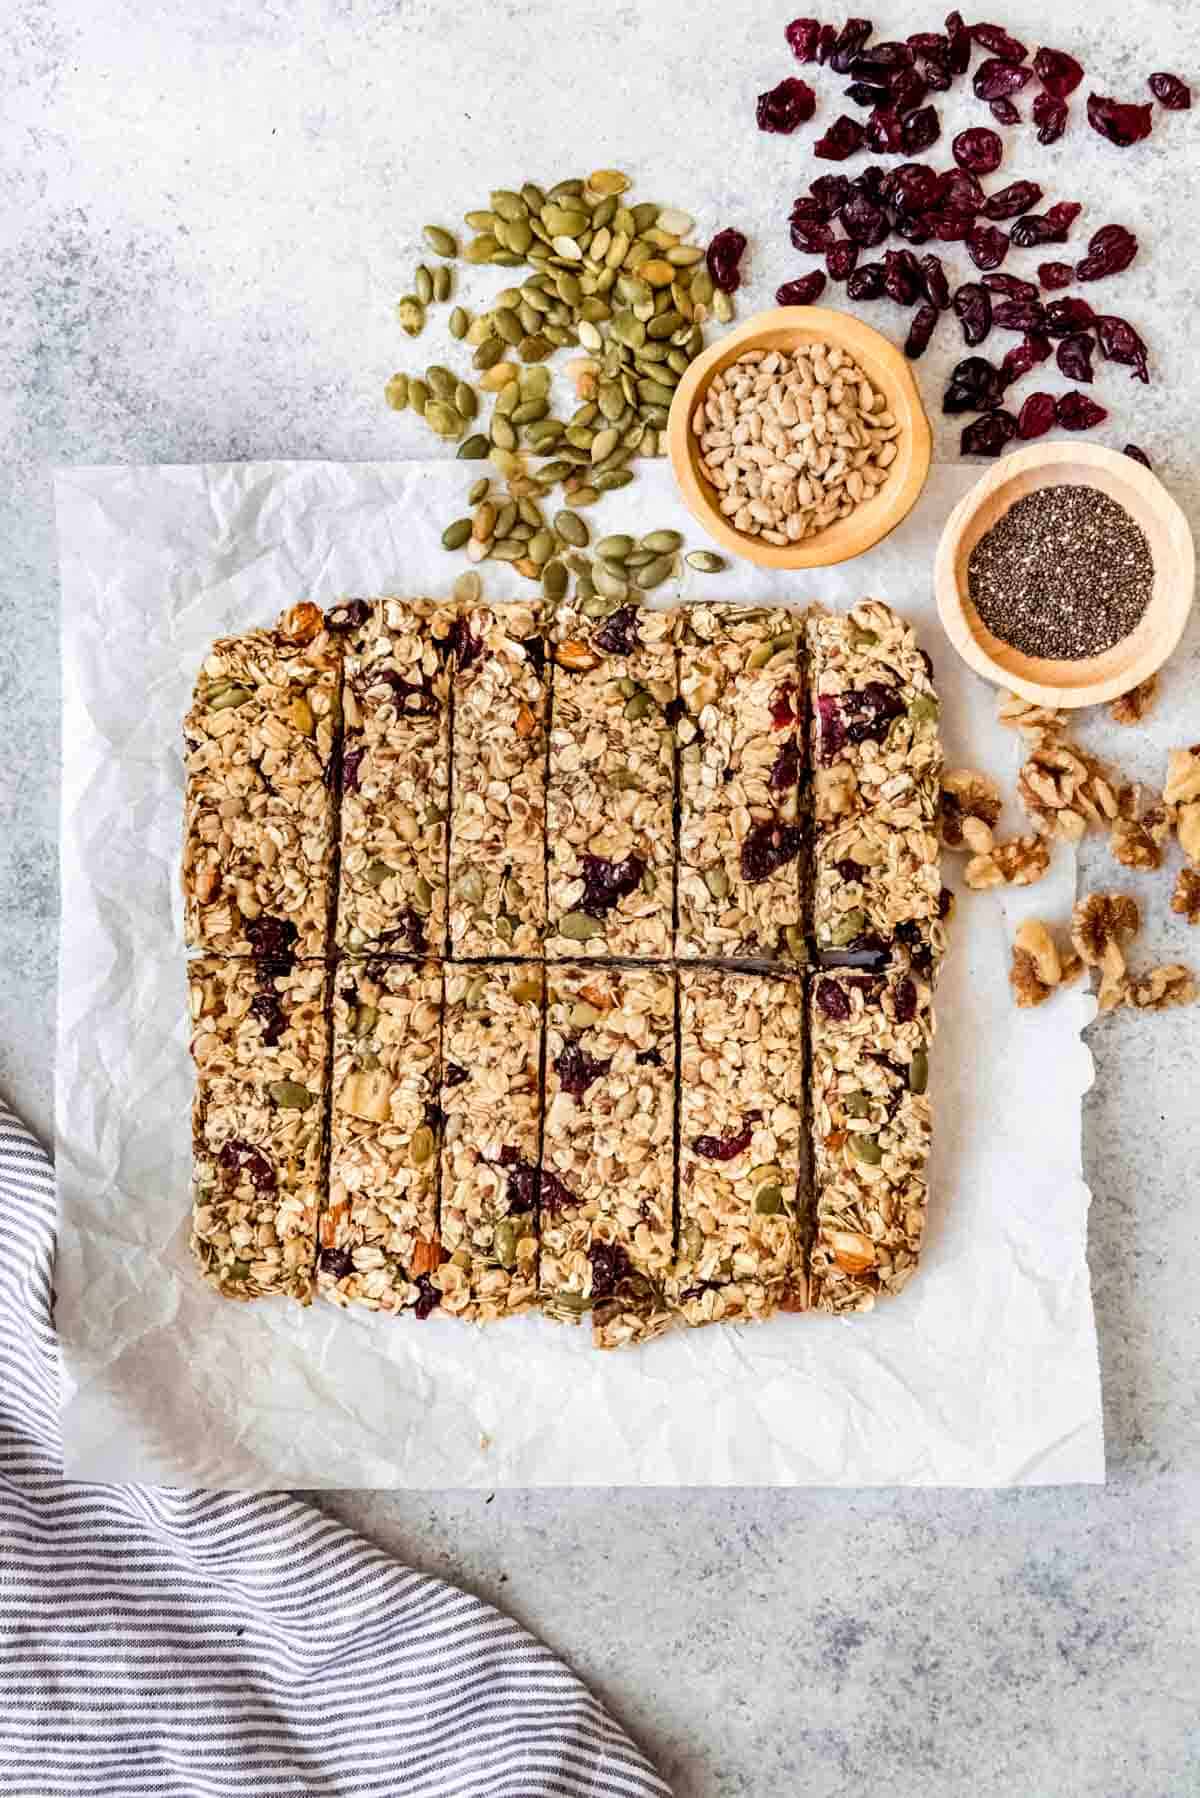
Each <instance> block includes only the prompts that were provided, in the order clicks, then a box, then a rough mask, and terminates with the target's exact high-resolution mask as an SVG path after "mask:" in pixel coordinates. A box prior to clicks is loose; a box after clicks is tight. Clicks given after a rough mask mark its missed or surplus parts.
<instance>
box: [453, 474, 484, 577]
mask: <svg viewBox="0 0 1200 1798" xmlns="http://www.w3.org/2000/svg"><path fill="white" fill-rule="evenodd" d="M471 491H472V492H474V488H472V489H471ZM451 591H452V593H453V596H454V598H455V599H456V600H457V601H458V603H459V605H460V606H476V605H478V604H479V601H480V599H481V598H482V597H483V582H482V581H481V580H480V578H479V576H478V575H477V574H476V572H475V570H474V569H473V568H470V569H468V570H467V572H466V574H460V575H459V577H458V579H457V580H456V581H455V583H454V586H453V588H452V589H451Z"/></svg>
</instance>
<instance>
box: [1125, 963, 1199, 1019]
mask: <svg viewBox="0 0 1200 1798" xmlns="http://www.w3.org/2000/svg"><path fill="white" fill-rule="evenodd" d="M1195 997H1196V982H1195V981H1194V980H1193V979H1192V974H1191V970H1190V968H1185V967H1183V966H1182V964H1181V963H1180V962H1177V961H1175V962H1168V963H1166V964H1165V965H1164V966H1162V967H1160V968H1151V969H1150V971H1149V973H1147V974H1139V975H1137V976H1136V977H1135V978H1134V979H1132V980H1127V981H1125V982H1124V984H1123V989H1122V995H1121V1002H1122V1003H1123V1004H1125V1005H1132V1006H1133V1007H1135V1009H1136V1010H1138V1011H1166V1010H1167V1009H1168V1007H1169V1006H1172V1005H1190V1004H1191V1003H1192V1000H1193V999H1194V998H1195Z"/></svg>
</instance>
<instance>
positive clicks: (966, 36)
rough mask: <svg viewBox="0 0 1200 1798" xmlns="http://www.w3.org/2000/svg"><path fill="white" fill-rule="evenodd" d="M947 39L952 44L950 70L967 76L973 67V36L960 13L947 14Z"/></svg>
mask: <svg viewBox="0 0 1200 1798" xmlns="http://www.w3.org/2000/svg"><path fill="white" fill-rule="evenodd" d="M945 23H946V37H947V39H948V41H949V44H950V70H951V73H952V74H955V75H965V74H966V72H967V70H968V69H969V68H970V66H971V34H970V32H969V31H968V30H967V28H966V26H965V25H964V24H963V17H962V14H961V13H960V12H950V13H947V14H946V21H945Z"/></svg>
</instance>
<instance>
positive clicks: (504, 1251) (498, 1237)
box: [492, 1217, 520, 1267]
mask: <svg viewBox="0 0 1200 1798" xmlns="http://www.w3.org/2000/svg"><path fill="white" fill-rule="evenodd" d="M518 1230H519V1226H518V1224H517V1222H516V1219H515V1218H511V1217H502V1218H500V1220H499V1221H498V1223H497V1224H496V1228H495V1231H494V1234H493V1238H492V1247H493V1248H494V1249H495V1252H496V1259H497V1261H498V1262H499V1263H500V1265H501V1267H513V1266H515V1265H516V1260H517V1243H518V1242H519V1241H520V1236H519V1234H518Z"/></svg>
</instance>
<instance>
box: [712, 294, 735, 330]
mask: <svg viewBox="0 0 1200 1798" xmlns="http://www.w3.org/2000/svg"><path fill="white" fill-rule="evenodd" d="M712 306H713V311H714V312H715V313H716V315H717V318H718V319H719V320H720V322H721V323H722V324H723V325H728V324H732V322H733V301H732V300H731V299H730V297H729V295H728V294H727V293H726V292H725V289H724V288H723V287H718V288H717V291H716V292H715V293H714V294H713V302H712Z"/></svg>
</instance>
